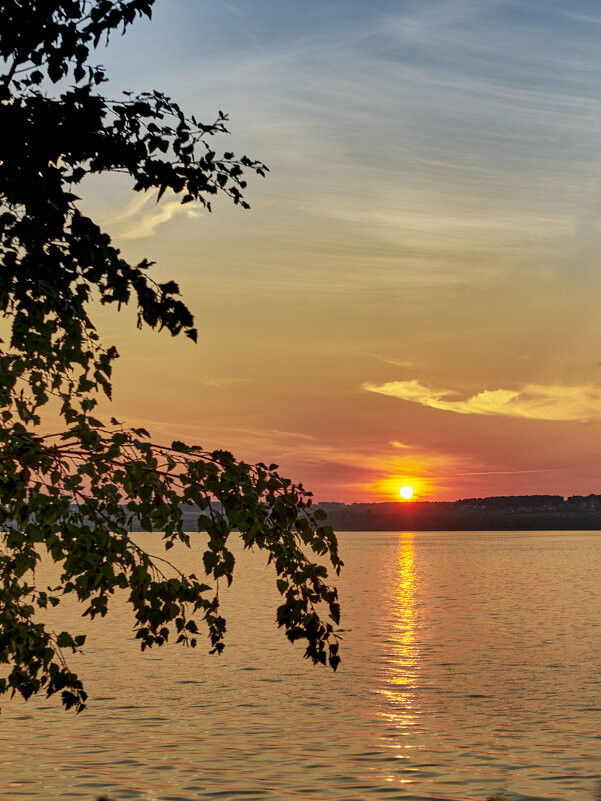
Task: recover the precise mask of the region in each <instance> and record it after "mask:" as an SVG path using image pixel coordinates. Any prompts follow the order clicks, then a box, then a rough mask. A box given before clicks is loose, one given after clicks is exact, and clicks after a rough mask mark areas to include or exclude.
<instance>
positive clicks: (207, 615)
mask: <svg viewBox="0 0 601 801" xmlns="http://www.w3.org/2000/svg"><path fill="white" fill-rule="evenodd" d="M153 4H154V0H121V1H117V2H115V1H112V2H111V1H110V0H96V2H91V1H90V0H60V1H59V0H44V1H43V2H42V0H34V2H28V3H23V2H20V0H0V19H2V24H1V26H0V59H2V64H3V66H2V64H0V69H3V70H4V71H3V74H2V75H1V76H0V130H2V136H1V137H0V258H1V268H0V312H1V313H2V315H3V317H4V319H5V321H6V326H5V330H6V331H7V332H8V333H7V334H6V337H5V341H2V342H1V343H0V424H1V426H0V663H3V664H4V666H5V667H4V670H3V671H2V672H1V673H0V675H1V676H2V677H1V678H0V695H1V694H3V693H7V692H8V693H12V694H13V695H14V694H15V692H17V693H20V694H21V695H22V696H23V697H24V698H26V699H27V698H29V697H30V696H31V695H32V694H34V693H38V692H45V693H46V694H47V695H49V696H50V695H52V694H54V693H56V692H61V694H62V702H63V704H64V705H65V707H66V708H70V707H75V708H76V709H77V710H78V711H79V710H81V709H83V708H84V706H85V701H86V693H85V690H84V687H83V684H82V682H81V680H80V678H79V677H78V676H77V675H76V674H75V673H74V672H73V671H72V670H71V669H70V668H69V666H68V664H67V662H66V660H65V654H68V653H70V652H77V651H78V650H80V649H81V648H82V646H83V645H84V641H85V637H84V636H82V635H77V634H73V633H70V632H65V631H63V632H59V633H56V632H53V631H51V630H49V628H48V627H47V626H46V625H45V623H44V621H43V613H42V612H40V610H44V609H45V608H47V607H51V606H56V605H58V604H60V603H61V601H62V599H63V598H64V597H65V596H67V595H73V594H74V595H75V596H76V597H77V598H78V599H79V600H80V601H81V602H82V603H83V605H84V607H85V608H84V609H83V614H84V615H89V616H90V617H92V618H94V617H96V616H104V615H105V614H106V612H107V610H108V607H109V602H110V599H111V596H112V595H113V594H114V592H115V590H118V589H119V590H122V591H124V592H125V593H126V596H127V598H128V601H129V603H130V604H131V608H132V613H133V624H134V626H135V629H136V636H137V637H138V638H139V640H140V644H141V647H142V648H143V649H144V648H145V647H149V646H152V645H162V644H163V643H165V642H166V641H167V640H168V639H169V638H172V639H173V638H175V639H176V641H177V642H179V643H182V644H184V645H189V646H194V645H196V642H197V635H198V633H199V631H200V630H201V629H202V628H203V626H204V627H205V629H206V631H207V634H208V637H209V640H210V648H211V650H212V652H220V651H221V650H222V648H223V647H224V643H223V638H224V634H225V629H226V621H225V620H224V618H223V617H222V615H221V613H220V609H219V599H218V593H217V584H218V581H219V579H222V580H225V581H227V582H228V583H230V582H231V581H232V577H233V573H234V562H235V560H234V555H233V553H232V551H231V550H230V547H229V545H228V538H229V537H230V535H231V534H232V532H237V533H239V536H240V537H241V538H242V540H243V543H244V546H245V547H248V548H253V547H254V548H259V549H262V550H264V551H265V552H266V554H267V556H268V560H269V562H270V563H272V564H273V567H274V568H275V578H276V581H277V588H278V590H279V592H280V594H281V604H280V606H279V607H278V608H277V613H276V614H277V623H278V625H279V626H281V627H283V628H284V630H285V633H286V635H287V637H288V638H289V639H290V640H291V641H295V640H303V639H304V640H305V641H306V652H305V654H306V656H307V657H308V658H309V659H311V660H312V661H313V662H316V663H317V662H321V663H324V664H325V663H326V662H328V663H329V664H330V665H331V667H333V668H334V669H336V667H337V665H338V662H339V656H338V636H337V634H336V631H335V629H334V625H333V624H337V623H338V621H339V606H338V598H337V592H336V589H335V588H333V587H332V586H330V585H329V584H328V573H327V570H326V567H325V566H324V559H323V557H325V558H326V560H325V561H329V562H330V564H331V566H332V568H333V570H334V571H335V572H338V571H339V569H340V566H341V562H340V558H339V555H338V551H337V543H336V538H335V536H334V533H333V531H332V529H331V528H330V527H329V526H327V525H323V519H324V515H323V513H320V512H316V513H315V514H314V515H312V514H311V511H312V510H311V496H310V493H308V492H306V491H305V490H304V488H303V487H302V485H295V484H293V483H292V482H291V481H290V480H288V479H286V478H282V477H281V476H280V475H279V474H278V472H277V465H269V466H267V465H265V464H258V465H250V464H246V463H245V462H242V461H238V460H236V459H235V458H234V457H233V456H232V454H230V453H228V452H226V451H213V452H207V451H205V450H203V449H202V448H200V447H197V446H191V445H188V444H185V443H183V442H173V443H172V444H171V446H170V447H165V446H163V445H158V444H155V443H153V442H152V441H151V439H150V438H149V434H148V432H147V431H145V430H144V429H142V428H128V427H125V426H124V425H122V424H120V423H119V422H118V421H117V420H115V419H111V420H110V422H108V423H106V422H103V421H102V420H100V419H98V417H97V416H95V415H96V414H97V410H96V407H97V402H98V396H99V394H101V393H103V394H104V395H106V396H108V398H110V396H111V369H112V365H113V363H114V361H115V359H116V358H117V357H118V353H117V350H116V349H115V348H114V347H113V346H111V345H110V344H106V343H104V342H102V341H101V340H100V338H99V335H98V333H97V331H96V328H95V327H94V323H93V320H92V316H91V314H92V311H93V301H94V302H98V301H99V302H100V303H102V304H113V305H116V306H117V307H118V308H121V307H122V306H124V305H126V304H135V306H136V308H137V320H138V327H139V328H143V327H144V326H148V327H150V328H156V329H159V330H161V329H167V331H168V332H169V333H170V334H172V335H174V336H175V335H179V334H182V333H183V334H184V335H185V336H187V337H189V338H190V339H192V340H194V341H196V338H197V332H196V329H195V327H194V319H193V316H192V314H191V312H190V311H189V309H188V308H187V306H186V305H185V304H184V303H183V301H182V300H181V298H180V291H179V287H178V285H177V283H176V282H175V281H167V282H166V283H157V282H155V281H154V280H153V278H152V263H151V262H149V261H146V260H144V261H142V262H140V263H139V264H131V263H129V262H128V261H127V259H126V258H125V257H124V256H123V254H122V253H120V251H119V250H118V249H117V248H116V247H115V246H114V245H113V244H112V243H111V238H110V236H109V235H108V234H107V233H106V232H104V231H103V230H102V229H101V228H100V226H99V225H98V224H96V223H95V222H94V221H93V220H92V219H90V218H89V217H88V216H86V215H85V214H84V213H82V211H81V210H80V208H79V207H78V204H77V201H78V197H77V195H76V192H77V188H78V185H79V184H81V182H82V181H83V180H84V179H85V178H86V176H89V175H98V174H105V173H125V174H126V175H128V176H130V177H131V179H132V182H133V189H134V190H135V191H136V192H146V191H153V190H154V191H157V194H158V200H160V198H161V196H162V195H163V194H164V193H165V192H166V191H169V192H173V193H176V194H177V195H178V196H180V197H181V202H182V203H190V202H196V203H201V204H202V205H203V206H205V207H207V208H209V209H210V200H211V198H212V196H213V195H216V194H218V193H220V194H225V195H227V196H229V197H230V198H231V199H232V200H233V202H234V203H236V204H238V205H240V206H242V207H244V208H247V207H248V204H247V203H246V201H245V200H244V198H243V191H244V189H245V187H246V182H245V174H247V173H258V174H259V175H264V174H265V171H266V167H265V166H264V165H263V164H261V163H260V162H258V161H255V160H252V159H249V158H247V157H246V156H242V157H236V156H235V155H234V154H233V153H229V152H224V153H222V154H218V153H217V152H216V150H214V149H213V146H212V140H213V138H214V137H215V136H216V135H217V134H224V133H226V132H227V131H226V122H227V118H226V117H225V115H224V114H222V113H221V112H219V115H218V118H217V120H216V121H215V122H213V123H211V124H208V125H207V124H203V123H201V122H199V121H198V120H197V119H196V118H195V117H194V116H189V115H186V114H185V113H184V112H183V111H182V109H181V108H180V107H179V105H178V104H177V103H175V102H174V101H173V100H171V99H170V98H169V97H167V96H165V95H164V94H162V93H161V92H159V91H149V92H143V93H141V94H132V93H124V96H123V98H122V99H120V100H113V99H109V98H108V97H106V96H105V95H104V94H102V92H101V89H102V88H103V86H104V84H105V81H106V79H105V74H104V70H103V68H102V67H98V66H94V65H93V64H92V63H91V61H90V59H91V56H92V54H93V52H94V49H95V48H96V47H97V46H98V45H99V44H100V43H105V42H107V41H108V39H109V37H110V36H111V34H113V33H114V32H116V31H118V30H119V31H122V32H125V31H126V30H127V28H128V27H129V26H130V25H131V24H132V23H133V22H134V21H135V20H136V18H138V17H141V16H146V17H150V16H151V11H152V6H153ZM52 398H54V399H57V401H58V405H59V407H60V415H61V418H62V421H63V425H62V430H61V431H60V432H58V433H48V428H47V426H46V425H45V419H46V418H47V416H48V415H47V410H48V405H47V404H48V403H49V401H50V400H51V399H52ZM184 510H194V511H195V512H196V513H197V526H196V528H197V530H198V532H204V533H203V535H202V536H204V537H205V538H206V549H205V552H204V556H203V563H204V571H205V573H206V575H205V576H202V577H198V576H196V575H194V574H184V573H182V572H180V571H178V570H176V569H175V568H174V567H173V566H172V565H170V564H169V562H168V561H167V560H165V558H164V557H162V558H158V557H154V556H152V555H150V554H149V553H147V552H146V551H145V550H144V549H143V548H142V547H141V546H140V545H139V544H136V542H134V541H133V539H132V538H131V536H130V534H131V529H132V522H133V520H134V519H136V520H137V521H139V522H140V524H141V526H142V528H143V529H144V530H146V531H160V532H163V542H164V547H165V549H167V550H168V549H169V548H171V547H172V546H173V545H174V543H176V542H181V543H184V544H185V545H189V544H190V535H189V534H188V533H186V532H185V531H184V530H183V512H184ZM48 557H49V558H51V559H52V560H54V561H55V562H57V563H59V564H60V570H61V578H60V583H59V584H58V586H56V587H52V588H50V587H46V588H44V587H39V586H36V583H35V580H34V572H33V571H34V569H35V567H36V564H37V563H38V562H39V560H40V559H41V558H48Z"/></svg>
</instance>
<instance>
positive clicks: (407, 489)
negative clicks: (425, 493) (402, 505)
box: [399, 486, 413, 501]
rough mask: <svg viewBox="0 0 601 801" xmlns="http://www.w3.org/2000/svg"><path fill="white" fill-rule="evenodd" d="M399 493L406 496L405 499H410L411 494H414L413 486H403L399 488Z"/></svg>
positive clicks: (402, 496) (403, 496)
mask: <svg viewBox="0 0 601 801" xmlns="http://www.w3.org/2000/svg"><path fill="white" fill-rule="evenodd" d="M399 495H400V496H401V498H404V500H406V501H408V500H409V498H411V496H412V495H413V487H408V486H405V487H401V488H400V490H399Z"/></svg>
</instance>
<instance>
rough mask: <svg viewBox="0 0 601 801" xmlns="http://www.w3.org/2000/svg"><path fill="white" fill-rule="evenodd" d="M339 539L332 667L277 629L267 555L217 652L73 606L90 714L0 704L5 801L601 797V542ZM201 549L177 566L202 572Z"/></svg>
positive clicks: (0, 782)
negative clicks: (339, 654)
mask: <svg viewBox="0 0 601 801" xmlns="http://www.w3.org/2000/svg"><path fill="white" fill-rule="evenodd" d="M139 541H140V542H142V541H143V542H145V543H148V544H150V545H151V546H152V547H151V550H154V552H158V551H159V538H158V537H155V536H154V535H152V536H146V537H145V538H144V539H142V538H140V540H139ZM340 541H341V551H342V555H343V558H344V560H345V562H346V567H345V570H344V575H343V577H342V579H341V581H340V591H341V596H342V605H343V613H344V619H343V626H344V628H346V629H348V632H347V634H346V636H345V642H344V646H343V663H342V665H341V667H340V669H339V672H338V673H337V674H332V673H331V671H329V670H326V669H324V668H321V667H313V666H311V665H310V664H309V663H307V662H306V661H305V660H303V659H302V650H299V649H298V648H295V647H293V646H291V645H290V644H289V643H288V642H287V641H286V640H285V639H284V637H283V635H282V634H281V632H278V631H277V629H276V627H275V626H274V624H273V618H274V613H273V610H274V609H275V605H276V604H277V602H278V595H277V592H276V591H275V589H274V587H273V586H272V584H273V582H272V580H271V574H270V572H269V570H268V569H267V568H266V567H265V564H264V558H263V557H261V556H260V555H256V554H241V555H240V558H239V560H238V564H237V571H238V575H237V578H236V580H235V582H234V586H233V587H232V589H231V590H230V591H229V592H228V593H224V606H225V608H226V610H227V611H228V613H229V621H230V625H229V632H228V647H227V648H226V651H225V652H224V654H223V655H222V656H221V657H214V656H213V657H211V656H209V655H208V654H206V653H203V652H201V651H200V650H199V649H197V650H196V651H186V650H183V649H181V648H178V647H176V646H167V647H164V648H162V649H153V650H151V651H149V652H146V653H145V654H143V655H141V654H140V653H139V650H138V647H137V644H136V642H135V641H134V639H133V637H132V633H131V623H130V621H129V619H128V617H127V615H126V612H125V610H124V609H123V608H122V607H121V606H120V605H119V603H118V602H117V603H116V604H115V608H114V610H113V612H112V614H111V615H110V616H109V617H108V618H106V619H105V620H102V621H97V622H96V623H94V624H92V625H91V626H90V624H88V623H84V622H81V621H79V620H78V618H77V617H76V610H75V609H70V610H62V611H61V612H60V615H61V616H62V618H61V619H57V621H56V624H55V625H56V628H57V629H58V630H60V628H62V627H63V624H67V625H70V626H71V630H72V631H75V632H76V633H77V632H82V633H85V632H86V631H89V634H90V636H89V640H88V644H87V645H86V652H85V654H84V655H83V656H81V657H77V658H75V659H72V660H71V661H72V664H73V667H75V669H76V670H77V671H78V672H79V673H80V675H81V676H82V677H83V678H84V680H85V683H86V684H87V687H88V690H89V692H90V703H89V709H88V710H87V711H86V712H84V713H83V714H82V715H79V716H75V715H74V714H73V713H65V712H63V711H62V710H61V708H60V706H59V703H58V702H57V701H55V700H53V699H50V700H46V699H37V700H35V701H33V702H32V701H30V702H29V703H28V704H25V703H23V702H21V701H17V700H15V701H12V702H5V703H4V704H3V713H2V717H0V738H1V742H0V754H1V756H0V801H6V799H22V801H33V799H36V800H38V799H39V800H40V801H41V800H42V799H43V801H55V799H75V800H78V799H89V800H90V801H93V799H95V798H97V797H98V796H100V795H102V794H107V795H109V796H111V797H112V798H115V799H119V800H121V799H140V800H141V801H175V799H178V800H179V801H181V799H186V801H188V800H190V801H191V800H192V799H223V800H224V801H228V800H229V799H246V800H247V801H252V800H254V799H257V800H258V799H270V800H272V801H278V799H291V800H294V801H297V799H313V800H314V801H326V800H327V801H335V800H338V799H339V800H340V801H341V800H342V799H345V801H350V800H351V799H407V800H409V799H433V798H444V799H457V800H459V799H477V800H478V801H484V799H486V797H487V796H492V795H503V796H505V797H507V798H510V799H526V798H527V799H536V798H545V799H551V798H560V799H587V800H588V801H592V799H595V798H597V797H598V792H599V788H601V725H600V724H601V630H600V626H601V589H600V581H599V577H600V576H601V533H599V532H595V533H582V532H528V533H522V532H516V533H510V532H506V533H491V532H487V533H478V532H470V533H457V532H420V533H415V534H407V533H395V532H390V533H388V532H387V533H373V532H372V533H370V532H362V533H342V534H341V535H340ZM196 542H198V548H197V550H196V552H194V553H193V554H192V555H191V556H190V554H189V553H178V554H176V555H175V557H174V560H175V561H177V560H179V561H180V563H181V564H182V565H184V564H185V566H186V567H187V568H188V569H189V570H193V569H196V568H197V567H198V570H199V572H200V567H199V566H198V565H199V560H200V541H198V540H196ZM171 554H173V551H172V552H171ZM39 579H40V580H44V576H43V575H40V576H39Z"/></svg>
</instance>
